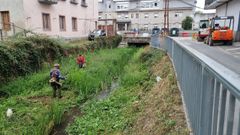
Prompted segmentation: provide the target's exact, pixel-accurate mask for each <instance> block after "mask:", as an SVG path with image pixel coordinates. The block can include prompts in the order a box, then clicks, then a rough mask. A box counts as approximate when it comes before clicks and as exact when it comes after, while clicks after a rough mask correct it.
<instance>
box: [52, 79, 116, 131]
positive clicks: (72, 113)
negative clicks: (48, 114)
mask: <svg viewBox="0 0 240 135" xmlns="http://www.w3.org/2000/svg"><path fill="white" fill-rule="evenodd" d="M117 88H119V80H114V81H113V82H112V83H111V86H109V87H108V88H107V89H105V90H102V91H100V92H99V93H98V94H97V95H96V96H95V98H96V99H97V100H104V99H106V98H107V97H109V96H110V94H111V93H112V92H114V91H115V90H117ZM85 103H86V102H85ZM83 104H84V103H83ZM82 115H83V113H82V112H81V110H80V108H79V107H73V108H71V109H70V110H69V111H67V112H65V113H64V114H63V116H62V117H63V118H62V122H61V123H60V124H59V125H55V126H54V127H53V129H52V131H51V133H50V135H67V133H66V132H65V129H66V128H67V126H68V125H71V124H72V123H73V122H74V120H75V118H76V117H80V116H82Z"/></svg>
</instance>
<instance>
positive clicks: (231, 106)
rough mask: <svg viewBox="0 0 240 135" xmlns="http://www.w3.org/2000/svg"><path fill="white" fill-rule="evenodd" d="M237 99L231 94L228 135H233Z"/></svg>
mask: <svg viewBox="0 0 240 135" xmlns="http://www.w3.org/2000/svg"><path fill="white" fill-rule="evenodd" d="M235 101H236V100H235V97H234V96H233V95H232V94H231V93H229V105H228V109H227V110H228V116H227V131H226V134H227V135H232V133H233V120H234V111H235Z"/></svg>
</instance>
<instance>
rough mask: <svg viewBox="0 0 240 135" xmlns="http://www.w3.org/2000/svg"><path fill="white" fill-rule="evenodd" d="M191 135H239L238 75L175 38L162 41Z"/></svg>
mask: <svg viewBox="0 0 240 135" xmlns="http://www.w3.org/2000/svg"><path fill="white" fill-rule="evenodd" d="M162 48H163V49H165V50H166V51H167V52H168V54H169V56H170V57H171V59H172V62H173V65H174V67H175V71H176V74H177V79H178V83H179V85H180V89H181V93H182V96H183V101H184V104H185V105H184V106H185V112H186V114H187V118H188V120H189V125H190V128H191V130H192V133H193V134H194V135H240V79H239V75H238V74H236V73H234V72H233V71H230V70H228V69H227V68H225V67H224V66H222V65H221V64H219V63H217V62H216V61H214V60H212V59H211V58H209V57H206V56H205V55H203V54H202V53H200V52H198V51H196V50H194V49H192V48H190V47H188V46H184V45H183V44H182V43H181V42H178V41H177V40H174V38H170V37H167V38H165V39H164V45H163V47H162Z"/></svg>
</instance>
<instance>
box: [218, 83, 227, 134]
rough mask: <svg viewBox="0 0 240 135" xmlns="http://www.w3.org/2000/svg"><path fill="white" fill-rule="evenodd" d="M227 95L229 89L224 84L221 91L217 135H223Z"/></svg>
mask: <svg viewBox="0 0 240 135" xmlns="http://www.w3.org/2000/svg"><path fill="white" fill-rule="evenodd" d="M226 96H227V89H226V88H224V87H223V86H222V87H221V92H220V104H219V107H220V108H219V116H218V125H217V135H223V125H224V119H225V108H226Z"/></svg>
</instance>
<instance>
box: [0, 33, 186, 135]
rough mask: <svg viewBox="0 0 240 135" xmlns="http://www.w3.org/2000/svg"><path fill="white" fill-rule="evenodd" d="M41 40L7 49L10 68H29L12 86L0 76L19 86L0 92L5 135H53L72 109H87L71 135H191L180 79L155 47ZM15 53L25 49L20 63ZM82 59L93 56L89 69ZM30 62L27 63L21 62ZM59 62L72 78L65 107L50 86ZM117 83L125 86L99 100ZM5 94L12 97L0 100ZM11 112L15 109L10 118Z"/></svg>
mask: <svg viewBox="0 0 240 135" xmlns="http://www.w3.org/2000/svg"><path fill="white" fill-rule="evenodd" d="M34 38H37V37H31V38H29V39H28V38H24V39H18V40H17V41H7V42H4V45H0V47H3V48H5V49H6V50H7V51H6V53H5V52H4V55H3V56H6V58H7V59H6V60H9V63H8V65H6V68H7V66H12V63H14V62H15V63H14V64H16V63H17V64H19V65H18V66H21V64H29V65H24V66H25V67H24V66H22V67H21V69H22V68H26V71H25V70H15V69H14V68H12V69H5V70H6V71H7V72H9V73H10V71H11V72H12V71H14V72H16V74H15V75H10V76H7V78H4V77H3V76H2V74H1V72H0V77H2V78H3V81H7V80H12V79H13V78H15V79H13V80H12V81H10V82H8V83H5V84H3V85H2V86H1V87H0V102H1V104H0V135H2V134H3V135H5V134H6V135H9V134H11V135H15V134H16V135H25V134H27V135H28V134H31V135H46V134H49V133H50V132H51V131H52V129H53V127H54V125H58V124H60V123H61V122H62V119H63V117H62V116H63V115H64V113H66V111H69V110H71V108H81V109H83V110H82V111H83V116H79V117H78V118H76V120H75V122H74V123H73V124H72V125H70V126H69V127H68V128H67V132H68V133H69V134H70V135H75V134H86V135H87V134H89V135H91V134H137V135H140V134H162V135H165V134H168V133H170V134H187V133H188V131H187V130H186V124H185V121H184V115H183V112H182V110H181V98H180V96H179V95H180V94H179V91H178V89H177V85H176V79H175V76H174V72H173V70H172V67H171V63H170V61H169V60H168V61H167V59H166V57H167V56H166V55H165V54H164V53H163V52H162V51H159V50H157V49H150V48H149V47H146V48H140V49H138V48H118V49H113V48H115V47H116V46H117V45H118V43H119V42H120V41H121V37H115V38H106V39H97V40H96V41H93V42H89V41H74V42H70V43H65V42H62V41H56V40H53V39H45V38H43V37H40V39H34ZM41 38H43V39H41ZM15 42H16V44H15ZM45 42H47V43H46V44H47V45H46V44H45ZM7 44H8V45H9V46H6V45H7ZM16 46H17V47H16ZM20 46H22V47H21V48H20ZM29 46H30V47H29ZM18 47H19V48H18ZM28 47H29V48H28ZM16 48H18V49H19V51H20V50H21V49H23V54H19V58H18V55H17V51H12V50H15V49H16ZM29 49H30V50H31V51H33V56H35V55H38V54H39V57H40V58H39V59H37V60H39V61H38V62H37V63H38V64H39V65H37V67H35V68H34V70H32V69H31V70H28V68H31V67H32V66H33V65H31V64H32V63H31V62H30V63H28V62H29V61H31V60H32V59H30V58H32V57H33V56H32V53H31V52H30V51H29ZM0 50H1V48H0ZM40 50H41V51H40ZM28 51H29V52H28ZM34 51H37V52H36V54H35V52H34ZM7 52H8V53H7ZM12 52H15V53H12ZM78 53H83V54H84V55H85V56H86V59H87V66H86V68H84V69H79V68H78V66H77V65H76V61H75V58H76V54H78ZM0 55H1V54H0ZM42 55H43V56H42ZM30 56H31V57H30ZM63 56H65V57H63ZM37 57H38V56H37ZM17 58H18V59H17ZM23 58H24V59H26V62H25V61H23V62H22V59H23ZM33 58H35V57H33ZM58 58H60V59H58ZM56 59H57V60H56ZM14 60H15V61H14ZM13 61H14V62H13ZM32 61H34V62H36V61H35V60H32ZM160 61H161V62H160ZM53 62H58V63H60V65H61V71H62V74H63V75H64V76H66V78H67V80H66V81H65V82H64V85H63V87H62V90H63V94H62V95H63V98H61V99H54V98H52V89H51V87H50V85H49V84H48V80H49V70H50V68H51V67H52V63H53ZM159 62H160V63H159ZM39 69H41V70H39ZM20 71H21V72H20ZM36 71H38V72H36ZM26 74H27V76H24V75H26ZM4 75H5V74H4ZM19 75H20V76H21V77H18V76H19ZM156 76H161V78H162V80H161V82H160V83H156V82H155V77H156ZM113 82H117V83H119V87H118V88H116V90H114V91H113V92H112V93H111V94H110V95H109V97H107V98H106V99H105V98H104V99H98V98H96V95H97V94H98V93H99V92H100V91H102V90H105V89H108V87H109V86H110V85H111V83H113ZM3 94H6V95H8V97H7V98H6V97H3V98H1V95H3ZM82 105H83V106H82ZM80 106H81V107H80ZM8 108H12V109H13V116H12V117H10V118H8V117H6V110H7V109H8ZM149 123H150V124H149ZM152 131H154V132H152ZM155 131H156V132H155Z"/></svg>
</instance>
